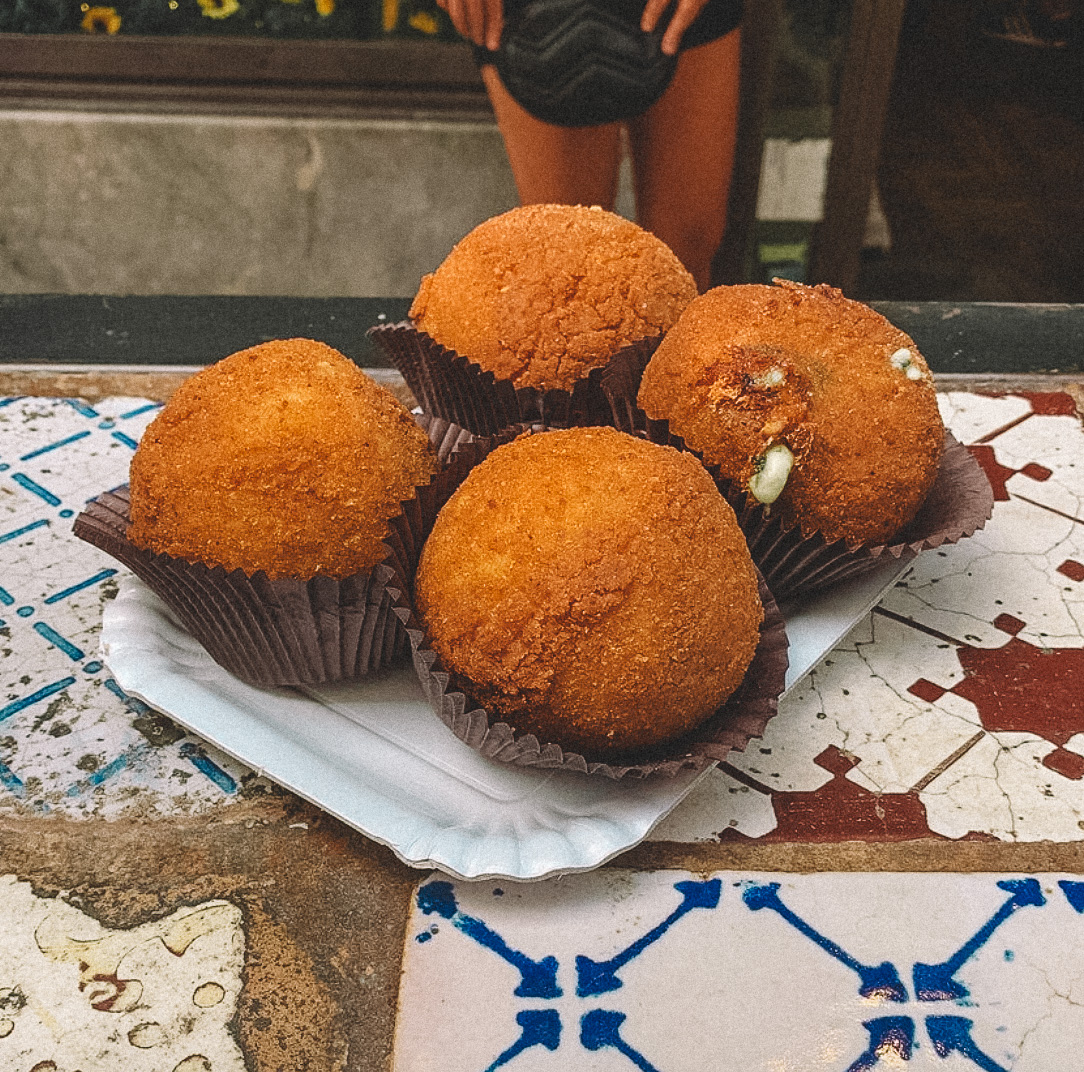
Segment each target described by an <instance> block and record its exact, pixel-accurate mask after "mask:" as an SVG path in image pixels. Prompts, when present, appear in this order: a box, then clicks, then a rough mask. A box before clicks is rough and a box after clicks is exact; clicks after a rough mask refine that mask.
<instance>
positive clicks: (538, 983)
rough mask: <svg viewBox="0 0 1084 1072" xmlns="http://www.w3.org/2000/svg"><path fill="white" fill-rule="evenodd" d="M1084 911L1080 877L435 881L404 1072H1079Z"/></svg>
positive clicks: (426, 899)
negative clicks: (904, 1071) (711, 1071)
mask: <svg viewBox="0 0 1084 1072" xmlns="http://www.w3.org/2000/svg"><path fill="white" fill-rule="evenodd" d="M1082 908H1084V883H1082V882H1081V881H1080V879H1079V876H1078V877H1076V878H1074V877H1073V876H1059V875H1039V876H1019V875H992V874H972V875H958V874H839V873H831V874H816V875H780V874H772V875H766V874H754V873H735V872H719V873H717V874H714V875H697V874H690V873H684V872H673V871H659V872H653V873H636V872H629V871H619V870H618V871H599V872H593V873H591V874H587V875H578V876H570V877H568V878H566V879H563V880H561V881H556V882H554V881H551V882H547V883H542V884H536V885H521V886H516V885H512V884H499V883H496V884H495V883H491V882H487V883H475V884H452V883H448V882H446V881H445V880H444V879H442V878H440V877H439V876H434V877H433V878H431V879H429V880H426V881H424V882H423V883H421V884H420V886H419V888H418V890H417V892H416V894H415V898H414V906H413V911H412V915H411V918H410V922H409V926H408V930H407V939H406V953H405V959H404V966H403V967H404V970H403V978H402V985H401V990H400V999H399V1019H398V1032H397V1037H396V1047H395V1062H394V1069H395V1072H435V1070H437V1069H440V1070H442V1072H460V1070H468V1069H469V1070H471V1072H481V1070H483V1069H484V1070H487V1072H490V1070H495V1069H497V1068H502V1067H507V1068H508V1069H510V1070H514V1072H545V1070H549V1069H562V1070H576V1072H580V1070H583V1072H587V1070H598V1072H611V1070H612V1072H619V1070H624V1069H630V1070H631V1069H634V1068H636V1069H640V1070H641V1072H651V1070H658V1072H703V1070H705V1069H718V1070H726V1072H731V1070H734V1072H737V1070H740V1072H820V1070H824V1072H864V1070H866V1069H870V1068H875V1067H876V1068H878V1069H881V1068H883V1069H886V1070H888V1069H902V1068H907V1069H914V1072H921V1070H937V1072H964V1070H976V1069H982V1070H984V1072H1010V1070H1011V1072H1072V1070H1073V1069H1076V1068H1077V1067H1079V1064H1078V1061H1079V1054H1080V1053H1081V1048H1082V1047H1084V1010H1082V1002H1084V919H1082V918H1081V914H1080V912H1081V909H1082ZM921 965H928V966H930V967H928V968H926V969H923V968H922V967H921ZM517 991H518V993H517Z"/></svg>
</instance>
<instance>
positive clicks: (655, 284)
mask: <svg viewBox="0 0 1084 1072" xmlns="http://www.w3.org/2000/svg"><path fill="white" fill-rule="evenodd" d="M694 297H696V283H695V282H694V281H693V277H692V276H691V275H690V274H689V273H688V272H687V271H686V270H685V268H684V267H683V266H682V264H681V262H680V261H679V260H678V259H677V257H676V256H675V255H674V253H673V252H672V251H671V250H670V248H669V247H668V246H666V245H665V244H664V243H663V242H661V241H660V240H659V239H658V238H656V237H655V236H654V235H652V234H650V233H649V232H647V231H645V230H643V228H641V227H638V226H637V225H636V224H635V223H631V222H630V221H629V220H626V219H623V218H622V217H620V216H617V215H615V214H614V213H612V212H607V211H605V210H604V209H601V208H597V207H596V208H584V207H583V206H579V205H527V206H524V207H522V208H515V209H512V210H511V211H510V212H506V213H504V214H503V215H500V216H495V217H493V218H492V219H490V220H486V221H485V222H484V223H482V224H480V225H479V226H478V227H476V228H475V229H474V230H473V231H471V232H470V233H469V234H468V235H467V236H466V237H465V238H463V239H462V240H461V241H460V242H459V243H458V245H456V247H455V248H454V249H453V250H452V252H451V253H450V254H449V255H448V256H447V258H446V259H445V260H444V262H443V263H442V264H441V265H440V267H439V268H437V270H436V271H435V272H434V273H433V274H432V275H427V276H425V277H424V278H423V279H422V282H421V287H420V289H419V290H418V294H417V296H416V297H415V299H414V303H413V305H411V307H410V317H411V319H412V320H413V321H414V324H415V326H416V327H417V328H418V329H419V330H420V331H423V332H425V333H426V334H427V335H429V336H431V337H432V338H433V339H435V340H436V341H437V342H439V343H440V344H441V345H442V346H446V347H448V348H449V349H451V350H455V351H456V352H457V353H460V354H462V355H464V356H465V357H468V358H470V359H471V360H472V361H474V362H476V363H477V364H478V365H480V366H481V367H482V368H483V369H484V370H486V371H488V372H492V373H493V374H494V375H495V376H496V377H497V378H498V379H502V380H511V381H512V383H513V384H514V385H515V386H516V387H517V388H518V387H537V388H540V389H542V390H550V389H555V388H561V389H563V390H566V391H571V390H572V388H573V386H574V385H575V384H576V383H577V381H579V380H581V379H583V378H584V377H586V376H587V375H588V373H590V371H591V369H593V368H595V367H596V366H599V365H605V364H606V363H607V361H609V359H610V357H611V356H612V355H613V354H614V353H615V352H616V351H617V350H620V349H621V348H622V347H623V346H627V345H628V344H629V343H631V342H635V341H636V340H637V339H643V338H649V337H653V336H655V335H659V334H661V333H662V332H664V331H666V330H667V329H668V328H669V327H670V326H671V325H672V324H673V323H674V322H675V321H676V320H677V318H678V315H679V314H680V313H681V310H682V309H684V308H685V306H686V305H688V304H689V302H690V301H692V299H693V298H694Z"/></svg>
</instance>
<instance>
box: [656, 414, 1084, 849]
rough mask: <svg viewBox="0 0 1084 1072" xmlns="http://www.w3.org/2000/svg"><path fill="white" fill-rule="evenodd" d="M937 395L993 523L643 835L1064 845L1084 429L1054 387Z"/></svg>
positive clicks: (1075, 811) (1083, 551)
mask: <svg viewBox="0 0 1084 1072" xmlns="http://www.w3.org/2000/svg"><path fill="white" fill-rule="evenodd" d="M941 403H942V409H943V413H944V415H945V418H946V420H947V421H948V423H949V425H950V427H951V428H952V429H953V430H954V431H955V432H956V434H957V435H958V436H959V437H961V439H962V440H964V441H966V442H968V443H969V445H970V447H971V450H972V452H973V454H974V455H975V457H976V458H977V459H978V460H979V462H980V463H981V464H982V465H983V468H984V469H985V471H986V472H987V475H988V476H989V477H990V479H991V482H992V484H993V485H994V488H995V494H996V498H997V502H996V504H995V510H994V516H993V518H992V519H991V521H990V522H989V523H988V525H987V526H986V528H985V529H983V530H982V531H981V532H979V533H978V534H976V535H975V536H974V537H972V538H971V539H968V540H964V541H961V542H960V543H958V544H955V545H953V546H951V547H946V548H943V549H940V550H937V551H931V552H926V553H925V554H923V555H921V556H920V557H919V558H918V559H917V561H916V563H915V565H914V567H913V568H912V570H911V571H910V572H909V573H908V574H907V575H906V576H905V577H904V579H903V580H902V581H901V582H900V583H899V584H897V586H896V587H895V588H894V589H893V590H892V591H890V592H889V593H888V594H887V595H886V597H885V598H884V600H883V601H882V603H881V605H880V606H879V607H878V608H877V609H876V610H875V611H874V613H873V614H872V615H871V616H870V618H869V620H868V621H867V622H865V623H863V624H862V625H860V626H859V627H858V628H856V629H855V630H854V631H852V633H851V634H850V636H849V637H848V638H847V640H846V641H845V642H844V643H843V644H841V645H840V646H839V647H838V648H837V649H836V650H835V651H834V652H832V653H831V655H829V656H828V657H827V658H826V659H825V660H824V662H823V663H822V664H821V665H820V666H819V667H818V668H817V669H816V670H815V671H814V672H813V673H812V674H811V675H810V677H809V678H808V679H807V680H806V681H805V682H804V683H802V685H801V686H800V687H799V688H798V689H797V690H796V691H795V692H794V693H792V694H791V695H790V696H789V697H787V699H786V700H785V701H784V702H783V704H782V705H781V708H780V714H779V715H778V717H777V718H776V719H774V720H773V721H772V722H771V723H770V724H769V726H768V729H767V732H766V734H765V736H764V738H763V740H761V741H759V742H753V743H752V744H751V745H750V747H749V748H748V749H747V750H746V752H745V753H744V754H742V755H740V756H733V757H731V761H730V762H729V763H726V764H723V766H722V768H721V770H719V771H718V772H715V773H713V774H712V775H710V776H709V777H708V778H706V779H705V780H704V781H703V782H701V784H700V785H699V786H698V787H697V789H696V790H695V791H694V793H693V794H691V795H690V797H689V798H688V799H686V800H685V801H684V802H683V803H682V804H681V805H680V806H679V808H678V809H677V810H676V811H675V813H674V814H672V815H671V816H670V817H668V818H667V819H666V820H665V821H664V823H662V824H660V826H659V827H658V828H657V829H656V831H655V832H654V835H653V836H654V837H656V838H660V839H673V840H691V841H695V840H701V839H711V838H718V837H742V836H744V837H752V838H768V839H770V840H799V841H808V840H814V841H817V840H825V841H833V840H841V839H846V838H860V839H868V840H895V839H902V838H910V837H922V836H926V837H929V836H930V835H931V834H933V835H940V836H944V837H951V838H960V837H991V836H992V837H995V838H1000V839H1003V840H1018V841H1035V840H1044V839H1048V840H1056V841H1075V840H1078V839H1080V838H1081V837H1082V836H1084V831H1082V824H1084V479H1082V477H1084V430H1082V428H1081V421H1080V418H1079V417H1078V416H1077V415H1076V412H1075V409H1074V406H1073V401H1072V399H1071V398H1070V397H1069V396H1067V395H1060V394H1047V395H1027V396H1009V397H1000V398H985V397H982V396H978V395H974V394H958V393H957V394H948V395H944V396H942V397H941ZM738 784H740V785H741V786H743V787H744V788H746V789H748V790H749V791H751V792H753V793H756V794H758V795H759V796H760V797H761V804H760V805H759V806H754V805H753V803H752V802H751V801H750V799H749V798H748V796H747V795H744V794H739V793H737V792H736V790H735V786H736V785H738ZM764 802H767V803H769V804H770V805H771V813H772V817H773V818H774V821H772V819H767V821H766V815H765V808H764V807H763V803H764Z"/></svg>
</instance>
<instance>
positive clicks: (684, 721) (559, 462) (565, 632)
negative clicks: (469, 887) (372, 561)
mask: <svg viewBox="0 0 1084 1072" xmlns="http://www.w3.org/2000/svg"><path fill="white" fill-rule="evenodd" d="M415 594H416V603H417V606H418V608H419V610H420V613H421V615H422V617H423V619H424V621H425V623H426V625H427V627H428V629H429V631H430V634H431V639H432V643H433V646H434V648H435V650H436V651H437V652H438V653H439V655H440V657H441V659H442V660H443V662H444V665H445V667H446V668H448V669H449V670H451V671H452V673H453V675H454V678H455V680H456V681H457V682H458V683H459V686H460V687H463V688H465V689H466V691H467V692H468V693H469V694H470V695H471V696H472V697H473V698H474V699H475V700H476V701H478V702H479V703H482V704H484V705H485V706H486V707H487V708H488V709H489V710H490V711H491V712H492V713H493V714H494V715H496V716H497V717H499V718H501V719H504V720H506V721H508V722H509V723H510V724H511V725H512V726H513V727H514V728H515V729H516V730H517V731H518V732H520V733H533V734H535V735H536V736H537V737H538V738H539V740H540V741H542V742H548V741H554V742H556V743H558V744H559V745H561V746H562V747H563V748H565V749H569V750H573V751H578V752H580V753H582V754H584V755H587V756H589V757H590V756H592V755H594V756H599V755H612V754H614V753H622V752H626V753H627V752H633V751H636V750H638V749H641V748H644V747H647V746H649V745H653V744H658V743H660V742H663V741H666V740H669V739H671V738H674V737H677V736H679V735H681V734H683V733H686V732H688V731H689V730H691V729H693V728H694V727H695V726H696V725H698V724H699V723H700V722H702V721H703V720H704V719H705V718H707V717H708V716H709V715H711V714H712V713H713V712H714V711H715V710H716V709H717V708H718V707H719V706H720V705H721V704H722V703H723V702H724V701H725V699H726V697H727V696H729V695H730V693H731V692H732V691H733V690H734V689H735V688H736V687H737V685H738V684H739V683H740V681H741V679H742V677H743V675H744V674H745V670H746V667H747V666H748V665H749V662H750V661H751V659H752V657H753V652H754V651H755V649H756V646H757V643H758V640H759V632H758V627H759V625H760V622H761V620H762V618H763V611H762V608H761V604H760V599H759V596H758V593H757V578H756V572H755V570H754V568H753V565H752V562H751V560H750V558H749V552H748V550H747V548H746V545H745V540H744V538H743V537H742V534H741V531H740V530H739V528H738V525H737V522H736V520H735V517H734V513H733V511H732V510H731V509H730V507H729V506H728V505H727V503H726V501H725V500H724V499H723V498H722V496H721V495H720V494H719V493H718V491H717V489H716V488H715V485H714V484H713V483H712V481H711V479H710V478H709V477H708V475H707V473H706V471H705V470H704V468H703V466H702V465H700V463H699V462H697V461H696V459H695V458H693V457H692V455H689V454H683V453H679V452H678V451H675V450H673V449H671V448H669V447H660V446H656V445H654V444H651V443H648V442H645V441H643V440H640V439H636V438H633V437H632V436H629V435H625V434H624V433H622V432H617V431H615V430H613V429H610V428H577V429H571V430H568V431H555V432H546V433H542V434H536V435H529V436H521V437H520V438H519V439H517V440H515V441H514V442H512V443H510V444H507V445H506V446H503V447H500V448H498V449H497V450H496V451H494V452H493V453H492V454H491V455H490V456H489V457H488V458H486V460H485V461H483V462H482V463H481V464H480V465H478V466H477V467H476V468H475V469H474V470H472V472H471V473H470V475H469V476H468V477H467V479H466V481H465V482H464V483H463V484H462V485H461V486H460V487H459V489H458V490H457V491H456V493H455V495H453V496H452V498H451V499H450V500H449V501H448V503H447V504H446V505H445V507H444V508H443V510H442V511H441V513H440V515H439V517H438V518H437V522H436V525H435V527H434V529H433V532H432V534H431V535H430V537H429V540H428V541H427V543H426V545H425V548H424V550H423V552H422V558H421V564H420V566H419V568H418V574H417V580H416V587H415Z"/></svg>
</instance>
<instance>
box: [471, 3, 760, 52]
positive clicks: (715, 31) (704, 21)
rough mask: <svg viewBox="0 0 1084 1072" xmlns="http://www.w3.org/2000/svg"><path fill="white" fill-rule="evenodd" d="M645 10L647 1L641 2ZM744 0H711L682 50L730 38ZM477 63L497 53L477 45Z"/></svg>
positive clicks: (509, 6) (508, 10)
mask: <svg viewBox="0 0 1084 1072" xmlns="http://www.w3.org/2000/svg"><path fill="white" fill-rule="evenodd" d="M524 2H525V0H505V5H504V14H505V18H506V19H509V18H511V17H512V16H513V14H514V13H515V12H516V11H517V10H518V9H519V8H520V7H522V6H523V3H524ZM675 3H676V0H675V2H672V3H671V7H670V8H669V9H668V10H667V11H666V12H665V13H664V15H663V17H662V20H661V21H660V23H659V29H660V30H664V29H665V28H666V26H667V24H668V23H669V21H670V18H671V16H672V14H673V8H674V6H675ZM640 10H641V11H642V10H643V4H640ZM741 18H742V0H708V2H707V3H706V4H705V5H704V6H703V7H702V8H701V9H700V11H699V13H698V14H697V16H696V18H695V19H693V21H692V25H691V26H690V27H689V28H688V29H687V30H686V31H685V34H684V36H683V37H682V38H681V51H682V52H684V51H685V50H686V49H688V48H696V46H697V45H706V44H707V43H708V42H709V41H717V40H718V39H719V38H720V37H726V35H727V34H728V33H730V31H731V30H735V29H737V28H738V26H740V25H741ZM472 47H473V51H474V62H475V63H477V64H478V66H479V67H482V66H484V65H485V64H487V63H493V62H494V57H495V55H496V53H495V52H491V51H490V50H489V49H488V48H485V47H484V46H482V45H474V46H472Z"/></svg>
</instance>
